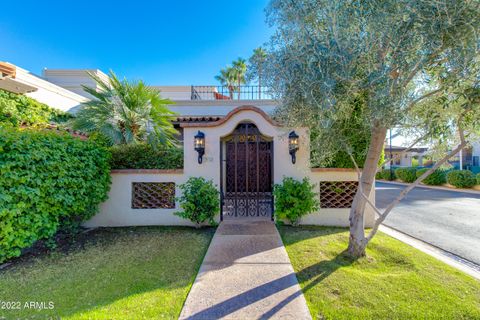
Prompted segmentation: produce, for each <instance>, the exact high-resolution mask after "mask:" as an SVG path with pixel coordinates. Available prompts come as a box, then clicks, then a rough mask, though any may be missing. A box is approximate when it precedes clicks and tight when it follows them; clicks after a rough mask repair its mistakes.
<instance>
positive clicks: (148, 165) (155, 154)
mask: <svg viewBox="0 0 480 320" xmlns="http://www.w3.org/2000/svg"><path fill="white" fill-rule="evenodd" d="M110 151H111V153H112V160H111V167H112V169H181V168H183V149H181V148H166V149H165V148H164V149H155V148H153V147H152V146H151V145H149V144H145V143H139V144H130V145H118V146H113V147H111V148H110Z"/></svg>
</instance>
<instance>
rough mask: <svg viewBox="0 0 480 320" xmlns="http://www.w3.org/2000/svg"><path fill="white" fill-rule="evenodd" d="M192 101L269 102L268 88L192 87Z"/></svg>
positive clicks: (255, 86)
mask: <svg viewBox="0 0 480 320" xmlns="http://www.w3.org/2000/svg"><path fill="white" fill-rule="evenodd" d="M191 99H192V100H270V99H272V95H271V93H270V91H269V90H268V88H266V87H263V86H258V85H241V86H192V94H191Z"/></svg>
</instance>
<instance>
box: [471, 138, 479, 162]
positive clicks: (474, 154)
mask: <svg viewBox="0 0 480 320" xmlns="http://www.w3.org/2000/svg"><path fill="white" fill-rule="evenodd" d="M472 157H473V163H474V165H476V166H480V141H477V142H474V143H473V144H472ZM475 157H476V158H475Z"/></svg>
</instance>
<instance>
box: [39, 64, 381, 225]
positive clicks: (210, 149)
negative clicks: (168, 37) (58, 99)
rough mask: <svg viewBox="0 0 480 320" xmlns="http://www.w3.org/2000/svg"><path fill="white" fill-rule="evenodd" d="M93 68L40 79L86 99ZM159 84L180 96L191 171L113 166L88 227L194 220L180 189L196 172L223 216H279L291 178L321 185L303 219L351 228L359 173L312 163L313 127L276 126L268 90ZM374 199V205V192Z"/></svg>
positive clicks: (368, 219) (370, 215) (177, 103)
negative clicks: (276, 188) (280, 186)
mask: <svg viewBox="0 0 480 320" xmlns="http://www.w3.org/2000/svg"><path fill="white" fill-rule="evenodd" d="M87 71H88V72H96V74H97V75H99V76H100V77H102V75H103V73H102V72H101V71H100V70H54V69H53V70H52V69H45V70H44V71H43V76H44V79H41V80H42V81H44V82H47V83H48V84H49V85H51V86H52V87H55V88H58V92H64V91H65V90H66V91H68V92H70V94H71V95H72V96H75V97H77V96H80V97H81V98H82V99H83V101H85V99H88V98H89V97H88V96H87V95H86V94H83V93H82V92H81V91H79V90H80V88H81V86H82V85H92V82H91V81H90V79H89V78H88V77H86V75H88V74H87ZM47 80H48V81H47ZM155 88H157V89H158V90H159V91H160V93H161V95H162V97H164V98H169V99H171V100H172V101H174V104H173V105H171V106H170V108H171V110H172V111H174V112H176V113H177V116H176V119H175V120H174V123H173V124H174V126H175V127H176V128H177V129H178V130H179V132H180V133H181V136H182V138H183V144H184V168H183V169H181V170H151V169H150V170H147V169H143V170H142V169H140V170H138V169H132V170H113V171H112V186H111V190H110V192H109V199H108V200H107V201H106V202H105V203H103V204H102V205H101V207H100V212H99V213H98V214H97V215H95V216H94V217H93V218H92V219H90V220H89V221H87V222H86V223H85V225H86V226H88V227H96V226H129V225H191V223H190V222H189V221H186V220H183V219H181V218H180V217H178V216H176V215H174V212H175V211H177V210H178V203H177V201H176V196H178V195H179V192H180V190H179V188H177V186H178V185H179V184H181V183H183V182H185V181H186V180H187V179H188V178H189V177H191V176H197V177H198V176H202V177H205V178H206V179H208V180H213V182H214V183H215V184H216V185H217V186H218V188H219V191H220V194H221V203H222V205H221V208H220V209H221V214H220V215H219V217H218V220H222V219H273V210H274V202H273V195H272V189H273V185H274V184H276V183H281V181H282V179H283V178H284V177H293V178H295V179H299V180H300V179H303V178H304V177H308V178H310V180H311V181H312V182H313V183H315V184H316V188H317V190H316V191H317V192H318V194H319V198H320V209H319V210H318V211H317V212H314V213H312V214H310V215H308V216H306V217H304V218H303V219H302V221H301V223H304V224H321V225H335V226H348V225H349V211H350V207H351V204H352V201H353V197H354V195H355V193H356V190H357V185H358V175H357V173H356V172H355V171H354V170H352V169H336V168H310V138H309V132H308V130H307V128H301V127H297V128H291V127H287V126H284V125H282V124H280V123H277V122H276V121H275V120H274V119H273V118H272V116H271V115H272V113H273V111H274V110H275V108H276V106H277V103H276V101H274V100H273V99H272V98H271V96H269V94H268V91H267V90H266V89H265V88H258V86H242V87H241V89H240V90H239V91H238V92H233V93H232V92H229V90H228V88H226V87H223V86H216V85H210V86H155ZM81 94H83V96H82V95H81ZM45 103H47V104H48V103H49V102H45ZM370 199H371V201H372V202H374V200H375V195H374V191H372V193H371V194H370ZM373 221H374V211H373V209H371V208H369V209H368V210H367V214H366V215H365V224H366V226H372V224H373Z"/></svg>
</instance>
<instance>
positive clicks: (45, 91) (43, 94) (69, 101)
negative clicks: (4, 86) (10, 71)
mask: <svg viewBox="0 0 480 320" xmlns="http://www.w3.org/2000/svg"><path fill="white" fill-rule="evenodd" d="M15 80H16V81H18V82H21V83H24V84H27V85H29V86H32V87H35V88H37V91H34V92H30V93H27V94H26V96H28V97H31V98H33V99H35V100H38V101H39V102H42V103H45V104H47V105H49V106H50V107H52V108H55V109H59V110H62V111H71V110H72V109H73V110H74V109H75V108H77V107H79V106H80V105H81V104H82V103H84V102H86V101H87V99H86V98H85V97H83V96H81V95H78V94H76V93H74V92H71V91H69V90H67V89H65V88H62V87H59V86H57V85H55V84H53V83H51V82H48V81H46V80H44V79H42V78H40V77H38V76H36V75H34V74H32V73H30V72H29V71H27V70H25V69H22V68H19V67H16V76H15Z"/></svg>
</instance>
